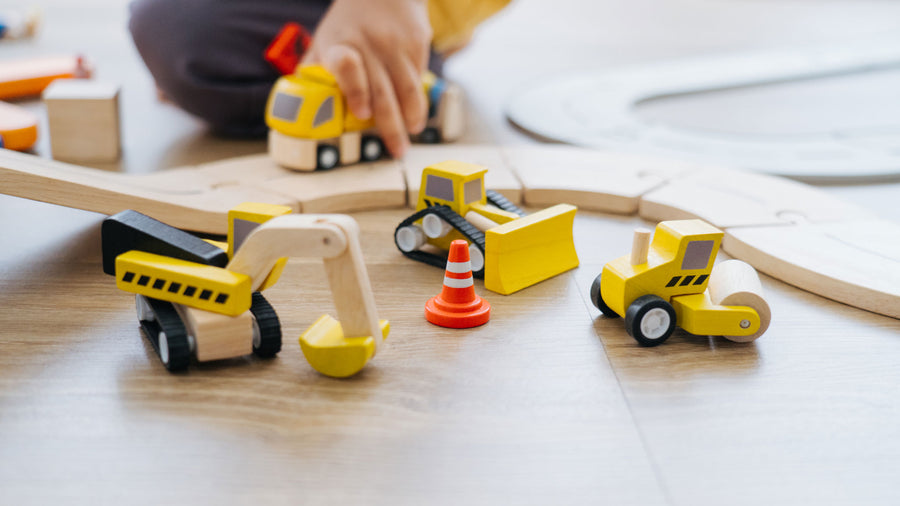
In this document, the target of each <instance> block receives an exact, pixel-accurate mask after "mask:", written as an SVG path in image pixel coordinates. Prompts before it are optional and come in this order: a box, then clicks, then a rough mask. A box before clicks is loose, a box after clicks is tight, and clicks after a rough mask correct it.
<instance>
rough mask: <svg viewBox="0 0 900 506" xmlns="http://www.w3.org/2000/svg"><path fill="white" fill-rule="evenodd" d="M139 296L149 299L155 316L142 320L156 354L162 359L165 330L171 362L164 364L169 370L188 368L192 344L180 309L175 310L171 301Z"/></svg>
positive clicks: (148, 301) (142, 325) (146, 334)
mask: <svg viewBox="0 0 900 506" xmlns="http://www.w3.org/2000/svg"><path fill="white" fill-rule="evenodd" d="M137 297H143V298H144V300H146V301H147V303H148V304H149V305H150V310H151V311H152V312H153V316H154V318H155V320H153V321H149V320H141V321H140V322H141V328H142V329H143V330H144V335H145V336H146V337H147V339H148V340H149V341H150V344H151V345H152V346H153V349H154V350H156V355H157V356H159V357H160V359H162V358H161V357H162V355H160V353H159V333H160V331H163V332H165V333H166V340H167V341H168V343H169V363H168V364H164V365H165V366H166V369H168V370H169V371H180V370H183V369H187V367H188V365H190V363H191V345H190V343H189V342H188V337H187V329H186V328H185V326H184V322H182V321H181V317H180V316H179V315H178V311H176V310H175V306H173V305H172V303H171V302H167V301H164V300H159V299H154V298H152V297H145V296H143V295H137Z"/></svg>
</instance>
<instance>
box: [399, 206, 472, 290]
mask: <svg viewBox="0 0 900 506" xmlns="http://www.w3.org/2000/svg"><path fill="white" fill-rule="evenodd" d="M427 214H436V215H437V216H438V217H439V218H441V219H443V220H444V221H446V222H447V223H449V224H450V226H451V227H453V228H454V229H456V230H457V231H458V232H459V233H460V234H462V236H463V237H464V238H465V239H466V240H467V241H469V242H470V243H472V244H474V245H475V246H476V247H477V248H478V249H480V250H481V254H482V255H484V232H482V231H481V230H478V229H477V228H475V226H474V225H472V224H471V223H469V222H468V221H466V219H465V218H463V217H462V216H460V215H459V214H458V213H457V212H456V211H454V210H452V209H450V208H449V207H447V206H430V207H426V208H425V209H422V210H421V211H417V212H415V213H413V214H412V216H410V217H409V218H406V219H405V220H403V221H402V222H400V224H399V225H397V228H396V229H395V230H394V244H395V245H396V244H397V230H400V229H401V228H403V227H406V226H409V225H412V224H413V223H415V222H416V221H418V220H420V219H422V218H424V217H425V215H427ZM397 249H398V250H400V252H401V253H403V254H404V255H405V256H406V257H407V258H411V259H413V260H415V261H417V262H422V263H426V264H428V265H433V266H435V267H440V268H442V269H443V268H445V267H447V255H446V254H444V255H437V254H434V253H428V252H426V251H419V250H415V251H410V252H405V251H403V250H401V249H400V246H397ZM472 276H474V277H476V278H478V279H484V268H482V269H481V270H478V271H472Z"/></svg>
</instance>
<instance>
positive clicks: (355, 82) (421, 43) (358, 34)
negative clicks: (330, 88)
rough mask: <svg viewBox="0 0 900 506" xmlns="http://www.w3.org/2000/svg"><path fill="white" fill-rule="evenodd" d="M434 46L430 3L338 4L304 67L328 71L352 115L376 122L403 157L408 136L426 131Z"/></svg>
mask: <svg viewBox="0 0 900 506" xmlns="http://www.w3.org/2000/svg"><path fill="white" fill-rule="evenodd" d="M430 44H431V25H430V24H429V22H428V9H427V6H426V1H425V0H335V1H334V3H333V4H332V5H331V7H330V8H329V10H328V12H327V13H326V14H325V17H324V18H322V21H321V22H320V23H319V27H318V28H317V29H316V32H315V35H314V36H313V44H312V46H311V47H310V48H309V51H308V52H307V54H306V56H305V57H304V61H305V62H307V63H321V64H323V65H325V67H326V68H327V69H328V70H330V71H331V73H332V74H334V75H335V77H336V78H337V81H338V86H340V88H341V90H342V92H343V93H344V95H345V96H346V97H347V104H348V107H349V108H350V111H351V112H353V114H355V115H356V116H357V117H359V118H361V119H367V118H369V117H373V116H374V118H375V123H376V125H377V126H378V129H379V131H380V132H381V135H382V138H383V139H384V143H385V146H386V147H387V149H388V150H389V151H390V152H391V154H393V155H394V156H401V155H402V154H403V153H404V151H406V148H407V147H408V145H409V139H408V136H407V133H412V134H417V133H419V132H421V131H422V129H423V128H424V127H425V120H426V114H427V109H428V105H427V102H426V99H425V93H424V90H423V88H422V73H423V72H424V71H425V69H426V68H427V64H428V56H429V48H430Z"/></svg>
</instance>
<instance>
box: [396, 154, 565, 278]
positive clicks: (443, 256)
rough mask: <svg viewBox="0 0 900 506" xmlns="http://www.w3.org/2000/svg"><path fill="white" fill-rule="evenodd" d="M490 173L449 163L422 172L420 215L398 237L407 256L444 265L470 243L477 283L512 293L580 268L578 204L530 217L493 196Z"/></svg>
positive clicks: (398, 231) (406, 223)
mask: <svg viewBox="0 0 900 506" xmlns="http://www.w3.org/2000/svg"><path fill="white" fill-rule="evenodd" d="M486 172H487V168H485V167H482V166H480V165H473V164H470V163H464V162H457V161H446V162H441V163H437V164H434V165H431V166H429V167H426V168H425V169H424V170H423V171H422V184H421V186H420V187H419V198H418V204H417V205H416V212H415V213H414V214H413V215H412V216H410V217H409V218H406V219H405V220H403V221H402V222H401V223H400V225H399V226H398V227H397V229H396V231H395V232H394V242H395V244H396V245H397V248H398V249H399V250H400V251H401V252H402V253H403V254H404V255H406V256H407V257H409V258H411V259H413V260H416V261H419V262H424V263H427V264H429V265H433V266H435V267H441V268H443V267H444V266H445V265H446V263H447V251H449V249H450V244H451V243H452V242H453V241H454V240H457V239H464V240H466V241H467V242H468V243H469V258H470V259H471V262H472V272H473V274H474V276H475V277H476V278H483V279H484V286H485V288H487V289H488V290H492V291H494V292H497V293H499V294H503V295H508V294H511V293H514V292H517V291H519V290H521V289H523V288H526V287H529V286H531V285H534V284H536V283H539V282H541V281H544V280H545V279H548V278H551V277H553V276H556V275H557V274H560V273H563V272H565V271H568V270H570V269H574V268H575V267H578V255H577V254H576V252H575V244H574V242H573V238H572V225H573V223H574V221H575V211H576V208H575V207H574V206H571V205H568V204H558V205H555V206H553V207H549V208H547V209H544V210H542V211H538V212H536V213H534V214H531V215H528V216H525V213H524V212H523V211H522V210H521V209H519V208H518V207H516V206H515V205H514V204H512V203H511V202H510V201H509V200H507V199H506V198H505V197H504V196H503V195H500V194H499V193H497V192H494V191H490V190H488V191H485V189H484V174H485V173H486Z"/></svg>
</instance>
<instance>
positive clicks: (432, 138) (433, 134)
mask: <svg viewBox="0 0 900 506" xmlns="http://www.w3.org/2000/svg"><path fill="white" fill-rule="evenodd" d="M418 140H419V142H421V143H422V144H438V143H440V142H441V133H440V132H438V129H437V128H434V127H427V128H425V130H422V133H420V134H419V139H418Z"/></svg>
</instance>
